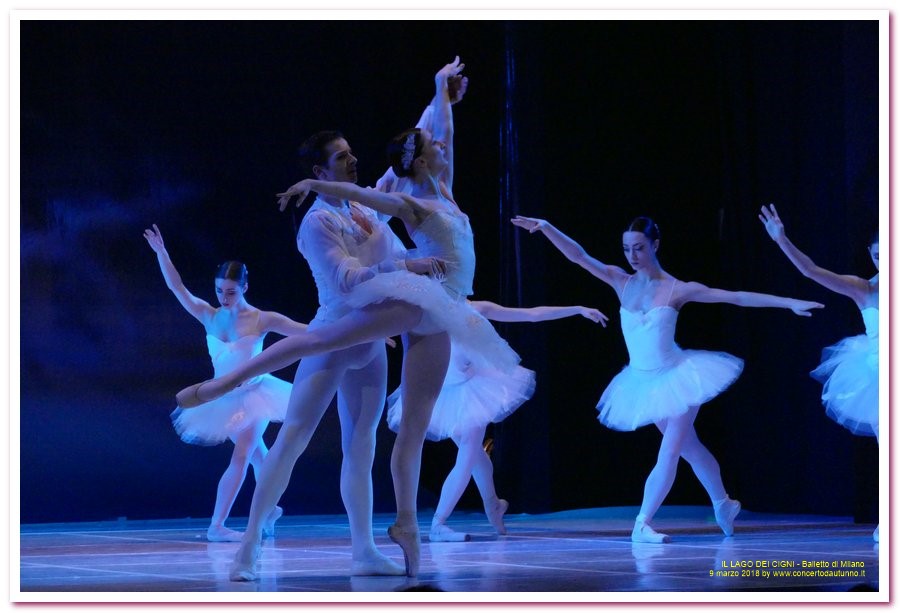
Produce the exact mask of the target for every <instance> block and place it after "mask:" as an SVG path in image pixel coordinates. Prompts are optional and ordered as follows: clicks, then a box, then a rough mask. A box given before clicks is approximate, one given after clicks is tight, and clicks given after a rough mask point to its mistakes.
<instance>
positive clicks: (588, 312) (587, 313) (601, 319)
mask: <svg viewBox="0 0 900 613" xmlns="http://www.w3.org/2000/svg"><path fill="white" fill-rule="evenodd" d="M579 309H580V313H581V316H582V317H587V318H588V319H590V320H591V321H592V322H594V323H599V324H600V325H602V326H603V327H604V328H605V327H606V322H608V321H609V317H607V316H606V315H604V314H603V313H601V312H600V311H598V310H597V309H591V308H588V307H579Z"/></svg>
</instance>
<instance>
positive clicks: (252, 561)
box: [228, 541, 260, 581]
mask: <svg viewBox="0 0 900 613" xmlns="http://www.w3.org/2000/svg"><path fill="white" fill-rule="evenodd" d="M259 554H260V546H259V543H254V544H253V545H250V544H248V543H247V542H245V541H241V546H240V547H238V550H237V553H236V554H235V555H234V562H233V563H232V564H231V568H230V569H229V570H228V578H229V579H231V580H232V581H256V580H257V579H258V578H259Z"/></svg>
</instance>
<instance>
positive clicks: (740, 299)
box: [672, 282, 825, 317]
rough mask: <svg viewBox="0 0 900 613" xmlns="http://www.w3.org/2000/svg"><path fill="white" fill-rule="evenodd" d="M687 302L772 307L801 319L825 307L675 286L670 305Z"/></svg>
mask: <svg viewBox="0 0 900 613" xmlns="http://www.w3.org/2000/svg"><path fill="white" fill-rule="evenodd" d="M687 302H706V303H710V302H721V303H725V304H734V305H736V306H741V307H772V308H777V309H790V310H791V311H793V312H794V313H795V314H797V315H800V316H802V317H811V316H812V313H810V312H809V311H810V310H811V309H821V308H824V307H825V305H824V304H821V303H819V302H812V301H809V300H798V299H796V298H786V297H784V296H774V295H772V294H760V293H758V292H733V291H729V290H724V289H717V288H714V287H707V286H705V285H703V284H702V283H696V282H690V283H680V284H677V285H676V289H675V290H674V292H673V296H672V303H673V306H674V305H682V304H685V303H687Z"/></svg>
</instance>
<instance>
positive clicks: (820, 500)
mask: <svg viewBox="0 0 900 613" xmlns="http://www.w3.org/2000/svg"><path fill="white" fill-rule="evenodd" d="M21 35H22V36H21V40H22V43H21V62H22V71H21V72H22V79H21V111H22V120H21V134H22V136H21V161H22V175H21V186H22V201H21V204H20V206H21V219H22V228H21V258H22V259H21V278H22V304H21V312H22V324H21V337H22V355H21V364H22V371H21V372H22V375H21V379H22V380H21V384H22V385H21V389H22V403H21V424H22V429H21V458H20V460H21V483H22V493H21V517H22V521H24V522H41V521H72V520H94V519H109V518H114V517H120V516H128V517H134V518H151V517H183V516H197V517H203V516H209V514H210V512H211V508H212V502H213V498H214V495H215V485H216V481H217V479H218V477H219V475H220V474H221V471H222V469H223V468H224V466H225V463H226V462H227V457H228V455H229V454H230V446H227V445H226V446H220V447H216V448H203V447H195V446H190V445H185V444H183V443H181V442H180V441H179V440H178V438H177V436H176V435H175V434H174V432H173V431H172V429H171V426H170V423H169V419H168V413H169V411H170V410H171V408H172V407H171V404H172V397H173V394H174V392H175V391H177V390H178V389H180V388H181V387H183V386H184V385H185V384H187V383H190V382H193V381H197V380H201V379H203V378H205V377H207V376H208V375H209V372H210V366H209V359H208V356H207V355H206V352H205V346H204V342H203V331H202V329H201V328H200V326H199V325H198V324H197V323H196V322H195V321H194V320H193V319H192V318H191V317H189V316H188V315H187V314H186V313H185V312H184V311H183V310H182V309H181V307H180V306H179V305H178V303H177V302H176V301H175V299H174V298H173V297H172V296H171V295H170V293H169V292H168V290H167V289H166V287H165V284H164V283H163V281H162V278H161V276H160V274H159V271H158V267H157V265H156V258H155V257H154V256H153V254H152V252H151V251H150V249H149V248H148V247H147V245H146V243H145V242H144V240H143V238H141V233H142V231H143V229H144V228H145V227H147V226H149V225H150V224H151V223H154V222H155V223H157V224H159V226H160V228H161V229H162V231H163V233H164V236H165V238H166V242H167V245H168V248H169V251H170V254H171V255H172V258H173V260H174V261H175V263H176V265H177V266H178V268H179V270H180V271H181V273H182V276H183V277H184V280H185V282H186V284H187V285H188V287H189V288H190V289H191V290H192V291H193V292H194V293H196V294H198V295H200V296H202V297H204V298H206V299H208V300H211V301H212V300H213V298H214V297H213V292H212V289H213V284H212V276H213V274H214V271H215V267H216V265H217V264H218V263H220V262H221V261H223V260H225V259H241V260H243V261H245V262H247V264H248V266H249V269H250V293H249V295H248V299H249V300H250V302H251V303H252V304H254V305H255V306H258V307H260V308H265V309H274V310H278V311H281V312H283V313H286V314H288V315H290V316H292V317H294V318H297V319H301V320H308V319H309V318H310V317H312V315H313V313H314V311H315V307H316V301H315V288H314V286H313V284H312V280H311V277H310V275H309V272H308V269H307V267H306V265H305V263H304V262H303V260H302V258H301V257H300V256H299V254H297V253H296V251H295V247H294V240H293V232H294V230H293V224H294V223H295V222H294V220H292V218H291V216H290V215H286V214H279V213H278V211H277V208H276V206H275V200H274V197H273V194H274V193H275V192H276V191H279V190H280V189H282V188H284V187H286V186H288V185H290V184H291V183H292V182H294V181H295V180H297V179H298V178H299V175H298V170H297V168H296V165H295V160H294V157H293V154H294V150H295V147H296V145H297V144H298V143H299V142H300V141H301V140H302V139H303V138H304V137H305V136H306V135H308V134H309V133H311V132H313V131H315V130H318V129H321V128H339V129H341V130H342V131H343V132H344V133H345V134H346V135H347V137H348V139H349V140H350V142H351V144H352V146H353V148H354V150H355V151H356V153H357V154H358V156H359V158H360V171H361V182H363V183H366V184H371V183H372V182H373V181H374V180H375V178H377V177H378V176H379V175H380V173H381V172H382V170H383V167H384V159H383V157H384V156H383V153H382V151H383V146H384V143H385V142H386V141H387V140H388V139H389V138H390V137H391V136H392V135H393V134H394V133H396V132H398V131H400V130H401V129H403V128H406V127H408V126H409V125H411V124H412V123H413V122H414V121H415V119H417V118H418V114H419V113H420V111H421V109H422V108H423V106H424V105H425V104H426V103H427V101H428V100H429V98H430V96H431V94H432V91H431V90H432V75H433V73H434V71H435V70H436V69H437V68H438V67H440V66H441V65H442V64H444V63H445V62H447V61H449V60H450V59H452V56H453V55H454V54H459V55H460V56H461V57H462V58H463V60H464V61H465V62H466V64H467V70H466V73H467V74H468V75H469V77H470V79H471V85H470V90H469V94H468V95H467V97H466V100H465V101H464V102H463V103H461V104H459V105H457V106H456V107H455V119H456V129H457V138H456V151H457V181H456V184H457V185H456V190H455V191H456V195H457V199H458V201H459V202H460V203H461V205H462V206H463V208H464V209H465V210H466V211H467V212H468V213H469V215H470V217H471V218H472V223H473V227H474V229H475V233H476V237H477V238H476V248H477V256H478V259H479V270H478V274H477V278H476V296H477V297H480V298H485V299H490V300H499V301H503V302H505V303H507V304H511V305H515V304H523V305H535V304H538V303H544V304H568V303H583V304H588V305H591V306H595V307H597V308H600V309H601V310H604V311H605V312H606V313H607V314H609V315H611V316H612V319H613V321H612V325H611V326H610V328H609V329H607V330H603V329H601V328H599V327H597V326H593V325H591V324H589V323H588V322H587V321H585V320H578V321H576V320H565V321H559V322H552V323H547V324H540V325H529V324H513V325H505V326H501V328H502V332H503V333H504V335H506V336H507V338H508V339H509V340H510V342H511V343H512V344H513V345H514V346H515V347H516V349H517V350H519V352H520V353H521V355H522V357H523V361H524V363H525V364H526V365H528V366H530V367H532V368H534V369H536V370H537V371H538V391H537V394H536V396H535V398H534V399H533V400H532V401H530V402H529V403H527V404H526V405H525V406H523V407H522V408H521V409H519V411H517V412H516V413H515V414H514V415H513V416H512V417H510V418H509V419H508V420H507V421H506V422H504V423H503V424H500V425H498V426H496V427H494V428H493V429H492V431H491V432H490V434H491V435H492V436H493V437H494V440H495V450H494V461H495V466H496V468H497V474H496V476H497V482H498V483H497V484H498V488H499V490H500V491H501V493H502V494H503V495H504V496H505V497H507V498H509V499H510V500H511V503H512V508H511V511H512V512H522V511H528V512H535V511H544V510H554V509H563V508H573V507H584V506H604V505H636V504H638V503H639V501H640V498H641V492H642V488H643V479H644V478H645V476H646V474H647V472H648V471H649V469H650V467H651V466H652V464H653V461H654V459H655V452H656V449H657V444H658V434H657V433H656V432H655V431H652V429H650V428H645V429H643V430H641V431H638V432H636V433H617V432H611V431H608V430H606V429H605V428H603V427H602V426H600V424H599V423H598V422H597V421H596V411H595V410H594V408H593V407H594V404H595V403H596V401H597V399H598V397H599V395H600V393H601V391H602V390H603V388H604V386H605V385H606V383H607V382H608V381H609V379H610V378H611V377H612V376H613V375H614V374H615V373H616V372H617V371H618V370H619V369H620V368H621V367H622V365H623V364H624V363H625V361H626V360H627V356H626V354H625V348H624V343H623V340H622V337H621V333H620V332H619V330H618V327H617V326H618V317H617V315H616V310H617V304H616V301H615V296H614V294H613V292H612V291H611V290H609V289H608V288H607V287H605V286H604V285H603V284H602V283H600V282H599V281H597V280H595V279H593V278H591V277H590V276H589V275H587V273H585V272H584V271H582V270H581V269H579V268H577V267H575V266H573V265H571V264H569V263H568V262H566V261H565V260H564V259H563V258H562V257H561V256H560V255H559V254H558V253H556V252H555V251H554V250H553V249H552V248H550V247H548V245H547V244H546V243H545V241H543V240H542V239H540V238H538V237H533V236H528V235H523V234H520V233H517V232H515V231H511V227H510V226H509V224H508V218H509V217H510V216H511V215H513V214H516V213H521V214H526V215H536V216H544V217H547V218H549V219H550V220H552V221H553V222H554V223H555V224H556V225H557V226H558V227H560V228H562V229H564V230H565V231H567V232H569V233H570V234H571V235H572V236H573V237H575V238H576V239H577V240H579V241H580V242H581V243H582V244H583V245H584V246H585V247H586V248H587V249H588V251H589V252H591V253H592V254H593V255H595V256H597V257H599V258H600V259H601V260H605V261H609V262H612V263H622V258H621V255H620V253H621V252H620V233H621V230H622V228H623V227H624V225H625V224H626V223H627V222H628V221H629V220H630V219H631V218H633V217H634V216H636V215H640V214H649V215H652V216H654V217H655V218H657V219H658V221H659V223H660V226H661V227H662V232H663V242H662V248H661V251H660V257H661V260H662V262H663V265H664V266H665V268H666V269H667V270H668V271H669V272H671V273H672V274H674V275H676V276H678V277H680V278H683V279H690V280H697V281H701V282H704V283H707V284H709V285H715V286H719V287H723V288H727V289H746V290H756V291H768V292H773V293H781V294H793V295H798V296H801V297H806V298H810V299H814V300H819V301H821V302H824V303H825V304H826V305H827V308H826V309H825V311H823V312H818V313H816V315H815V317H813V318H812V319H800V318H797V317H795V316H793V315H792V314H790V313H788V312H784V311H769V310H749V309H738V308H736V307H731V306H724V305H691V306H688V307H687V308H686V309H684V311H683V314H682V316H681V326H680V328H679V333H678V337H677V338H678V340H679V342H680V343H681V344H682V345H683V346H688V347H694V346H696V347H701V348H702V347H709V348H716V349H722V350H725V351H729V352H731V353H734V354H735V355H738V356H740V357H742V358H744V359H745V360H746V367H745V371H744V374H743V375H742V377H741V378H740V379H739V380H738V382H737V383H736V384H735V385H734V386H733V387H732V388H731V389H730V390H728V391H727V392H726V393H724V394H723V395H722V396H720V397H719V398H717V399H715V400H714V401H712V402H710V403H709V404H708V405H707V406H706V407H705V408H704V409H702V410H701V414H700V417H699V418H698V421H697V428H698V431H699V432H700V434H701V438H703V439H704V440H705V441H706V442H707V443H708V445H709V447H710V448H711V449H712V451H713V452H714V454H716V456H717V457H718V459H719V460H720V462H721V465H722V470H723V475H724V479H725V483H726V487H727V488H728V489H729V493H730V494H731V495H732V496H734V497H737V498H740V499H741V500H742V501H743V502H744V506H745V507H746V508H749V509H752V510H759V511H784V512H802V513H806V512H818V513H831V514H842V515H850V514H855V515H856V516H857V517H859V518H860V519H871V518H872V516H873V514H874V506H875V498H876V490H875V477H876V472H877V470H876V458H875V445H874V443H873V441H871V440H866V439H859V438H856V437H853V436H851V435H850V434H849V433H848V432H846V431H845V430H843V429H842V428H840V427H839V426H837V425H835V424H834V423H832V422H831V421H829V420H828V419H827V418H826V417H825V416H824V413H823V410H822V407H821V405H820V403H819V392H820V388H819V386H818V384H817V383H816V382H815V381H813V380H812V379H810V378H809V376H808V371H809V370H810V369H811V368H813V367H814V366H815V365H816V364H817V363H818V357H819V351H820V350H821V348H822V347H823V346H825V345H827V344H830V343H831V342H833V341H835V340H837V339H839V338H841V337H844V336H847V335H850V334H855V333H859V332H861V330H862V324H861V320H860V317H859V314H858V312H857V311H856V309H855V307H854V306H853V304H852V303H851V302H850V301H849V300H848V299H845V298H841V297H839V296H836V295H834V294H831V293H828V292H827V291H825V290H823V289H821V288H819V287H818V286H816V285H815V284H813V283H811V282H808V281H806V280H804V279H803V278H802V277H801V276H800V275H799V274H798V273H797V272H796V271H795V270H793V268H792V267H791V266H790V265H789V264H788V262H787V260H786V259H784V257H783V256H782V255H781V253H780V252H779V251H778V249H777V248H776V247H775V246H774V245H773V244H772V243H771V241H770V240H769V239H768V237H767V236H766V235H765V233H764V231H763V229H762V227H761V225H760V224H759V222H758V221H757V218H756V213H757V211H758V209H759V207H760V205H762V204H764V203H767V202H770V201H774V202H776V203H778V204H779V211H780V212H781V214H782V217H783V218H784V219H785V223H786V225H787V227H788V229H789V231H790V232H791V235H792V237H793V238H794V240H795V242H796V243H797V244H798V245H799V246H800V247H801V248H802V249H804V250H806V251H807V252H808V253H809V254H810V255H811V256H812V257H813V258H814V259H815V260H816V261H817V262H819V263H821V264H822V265H823V266H826V267H828V268H831V269H834V270H837V271H839V272H849V273H854V274H858V275H861V276H868V275H870V274H873V273H874V271H873V270H872V267H871V264H870V263H869V262H868V260H867V257H866V252H865V242H866V240H867V236H868V234H869V233H870V231H871V230H872V229H873V228H874V227H875V226H876V224H877V201H876V194H877V187H878V184H877V180H878V177H877V172H876V169H877V144H878V136H879V135H878V128H879V125H878V116H877V86H878V82H877V69H878V55H877V43H878V41H877V24H876V23H874V22H870V23H865V22H833V21H828V22H784V21H779V22H485V21H481V22H405V23H386V22H89V21H88V22H49V21H47V22H36V21H26V22H22V28H21ZM398 364H399V355H394V356H392V371H391V382H392V383H396V380H397V376H398V373H397V368H396V367H397V366H398ZM279 374H280V375H281V376H283V377H285V378H290V377H291V376H292V374H293V369H292V368H291V369H286V370H285V371H283V372H281V373H279ZM275 432H276V428H275V427H273V428H272V429H271V430H270V433H269V438H270V439H271V438H272V437H273V436H274V434H275ZM338 440H339V439H338V427H337V420H336V418H335V417H334V415H331V414H329V415H328V416H327V417H326V419H325V420H324V421H323V423H322V426H321V428H320V432H319V434H318V436H316V437H315V439H314V440H313V443H312V444H311V446H310V448H309V450H308V452H307V453H306V454H305V455H304V456H303V458H302V459H301V461H300V462H299V463H298V465H297V469H296V471H295V477H294V482H293V484H292V486H291V488H290V489H289V490H288V492H287V494H286V496H285V499H284V506H285V507H286V509H287V512H288V513H314V512H339V511H341V508H342V507H341V504H340V496H339V492H338V474H339V461H338V458H337V456H336V454H337V453H338V450H339V443H338ZM392 441H393V434H391V433H390V432H389V431H388V430H387V429H386V428H384V427H383V426H382V428H381V429H380V431H379V445H378V455H377V458H376V466H375V479H376V510H380V511H388V510H392V508H393V497H392V493H391V486H390V475H389V468H388V456H389V453H390V445H391V443H392ZM453 451H454V448H453V446H452V444H450V443H442V444H429V445H428V449H427V451H426V455H425V465H424V469H423V477H422V478H423V482H422V489H421V503H422V505H423V506H429V505H433V503H434V501H435V496H436V492H437V491H438V490H439V487H440V483H441V480H442V479H443V477H444V475H445V474H446V472H447V470H448V469H449V467H450V465H451V463H452V458H453ZM248 486H252V478H250V479H249V480H248ZM246 489H247V490H248V491H246V492H244V493H243V494H242V496H241V497H240V498H239V500H238V502H237V504H236V506H235V510H234V513H235V514H236V515H242V514H246V511H247V508H248V505H249V489H250V488H249V487H248V488H246ZM705 502H706V501H705V500H704V494H703V492H702V490H701V488H700V486H699V484H697V483H696V481H695V480H694V478H693V476H692V475H690V474H689V470H688V469H687V468H686V467H682V469H681V472H680V476H679V479H678V480H676V485H675V489H674V490H673V492H672V494H671V496H670V498H669V499H668V500H667V503H669V504H704V503H705ZM464 503H467V504H472V505H473V506H477V504H478V501H477V497H475V496H472V497H471V498H467V499H464Z"/></svg>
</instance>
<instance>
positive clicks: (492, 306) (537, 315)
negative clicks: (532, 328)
mask: <svg viewBox="0 0 900 613" xmlns="http://www.w3.org/2000/svg"><path fill="white" fill-rule="evenodd" d="M470 304H471V305H472V308H473V309H475V310H476V311H478V312H479V313H481V314H482V315H484V317H485V319H490V320H491V321H504V322H518V321H524V322H538V321H550V320H553V319H563V318H565V317H573V316H575V315H581V316H582V317H586V318H587V319H590V320H591V321H593V322H594V323H599V324H601V325H602V326H603V327H604V328H605V327H606V322H608V321H609V317H607V316H606V315H604V314H603V313H601V312H600V311H598V310H597V309H591V308H588V307H584V306H537V307H527V308H517V307H505V306H502V305H499V304H497V303H496V302H490V301H487V300H473V301H472V302H470Z"/></svg>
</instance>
